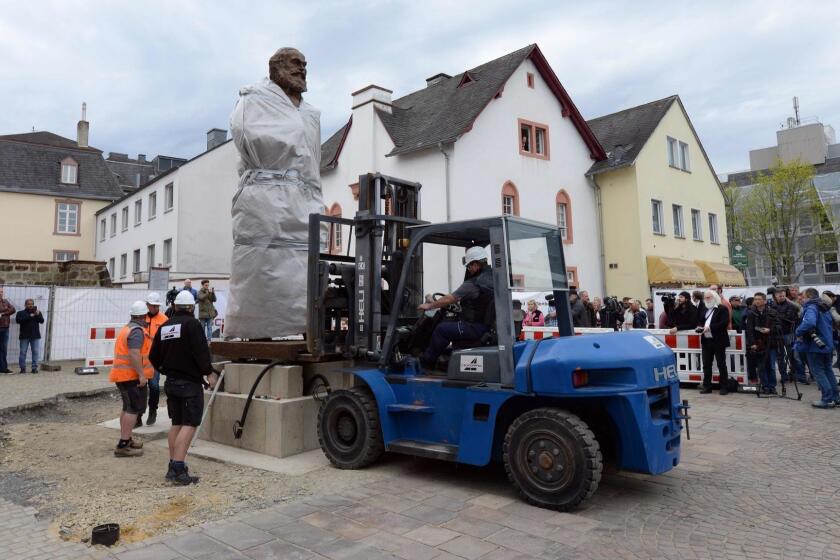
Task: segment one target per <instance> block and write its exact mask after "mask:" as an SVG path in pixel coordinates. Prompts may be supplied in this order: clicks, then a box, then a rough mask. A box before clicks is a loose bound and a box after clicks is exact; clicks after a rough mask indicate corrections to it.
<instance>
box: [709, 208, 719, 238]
mask: <svg viewBox="0 0 840 560" xmlns="http://www.w3.org/2000/svg"><path fill="white" fill-rule="evenodd" d="M709 241H710V242H712V243H713V244H715V245H720V239H719V238H718V221H717V214H712V213H711V212H709Z"/></svg>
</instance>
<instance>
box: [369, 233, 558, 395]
mask: <svg viewBox="0 0 840 560" xmlns="http://www.w3.org/2000/svg"><path fill="white" fill-rule="evenodd" d="M407 230H408V234H409V239H410V243H409V246H408V251H407V255H406V259H405V262H404V268H403V273H402V274H400V282H399V284H398V286H397V289H396V291H395V293H396V294H403V293H406V292H405V285H404V283H405V282H406V278H409V277H410V275H409V270H410V269H411V267H412V263H413V262H414V261H415V259H419V258H422V255H423V247H424V246H425V245H428V244H431V245H442V246H447V247H456V248H458V249H459V250H460V251H465V250H466V249H467V248H469V247H473V246H476V245H477V246H481V247H485V248H486V249H487V255H488V265H489V266H490V268H491V271H492V276H493V289H494V290H493V291H494V311H495V313H494V315H495V324H491V325H489V327H490V331H489V332H488V333H487V335H485V336H484V337H482V339H481V340H476V341H469V342H468V343H466V344H464V343H458V344H455V345H452V347H451V357H450V359H449V364H448V367H447V377H448V378H449V379H452V380H455V381H466V382H477V383H488V384H500V385H501V386H504V387H512V386H513V385H514V370H515V361H516V360H515V357H516V356H515V354H516V348H515V344H516V339H515V330H514V324H513V319H512V309H513V291H514V290H516V291H524V292H552V293H553V294H554V298H555V302H556V306H557V307H556V308H557V323H558V329H559V331H560V335H561V336H568V335H571V334H573V328H572V323H571V312H570V310H569V303H568V283H567V277H566V267H565V260H564V257H563V242H562V237H561V234H560V230H559V229H558V228H556V227H551V226H548V225H546V224H542V223H539V222H534V221H530V220H525V219H522V218H518V217H514V216H501V217H495V218H482V219H477V220H465V221H458V222H450V223H444V224H423V225H415V226H411V227H408V228H407ZM395 307H397V308H400V307H402V308H403V309H405V307H404V306H399V305H397V306H395ZM414 313H415V315H414V316H413V317H405V316H402V317H401V316H400V315H399V314H397V313H393V314H391V317H390V318H389V323H388V327H387V329H386V335H385V339H384V342H383V345H382V354H381V357H380V360H379V365H380V367H383V368H389V369H392V370H393V369H395V368H400V367H402V365H404V364H405V359H406V357H407V356H406V355H405V353H406V352H408V351H410V349H411V348H412V347H414V348H417V342H418V341H417V337H418V335H420V334H421V333H419V332H418V329H420V330H424V331H425V332H424V333H422V338H424V339H426V340H425V344H428V337H430V335H431V329H430V328H428V325H426V328H425V329H423V328H422V325H423V324H424V323H425V322H428V321H429V318H428V317H424V316H423V315H422V313H418V312H416V311H415V312H414ZM443 315H444V310H438V313H437V316H436V317H435V319H432V320H431V321H432V323H433V325H432V326H434V325H436V324H437V323H438V322H439V321H442V320H447V318H446V317H443ZM412 319H413V320H414V321H415V323H414V326H407V325H410V321H411V320H412ZM454 319H457V317H455V318H454ZM401 325H402V326H401Z"/></svg>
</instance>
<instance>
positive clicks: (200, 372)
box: [149, 291, 218, 485]
mask: <svg viewBox="0 0 840 560" xmlns="http://www.w3.org/2000/svg"><path fill="white" fill-rule="evenodd" d="M174 307H175V313H174V314H173V315H172V317H171V318H170V319H169V320H168V321H167V322H166V323H164V324H163V325H161V327H160V328H159V329H158V331H157V333H156V334H155V338H154V340H153V341H152V349H151V351H150V352H149V361H151V362H152V365H153V366H155V369H156V370H158V371H159V372H160V373H161V374H163V375H165V376H166V385H164V391H165V392H166V408H167V410H168V412H169V418H171V419H172V428H171V429H170V430H169V468H168V469H167V472H166V479H167V480H169V481H172V482H174V483H175V484H181V485H187V484H193V483H196V482H198V477H197V476H190V474H189V469H188V468H187V465H186V463H185V459H186V457H187V451H188V450H189V447H190V443H191V442H192V439H193V436H194V435H195V431H196V429H197V428H198V426H199V424H201V415H202V413H203V411H204V390H203V387H202V382H203V377H204V376H205V375H206V376H207V383H208V384H209V385H210V387H211V388H212V387H215V385H216V382H217V381H218V377H217V376H216V374H215V373H214V372H213V369H212V365H211V363H210V349H209V348H208V346H207V338H206V337H205V335H204V328H203V327H202V326H201V323H199V322H198V319H196V318H195V316H194V315H193V310H194V309H195V299H194V298H193V295H192V294H191V293H190V292H188V291H181V292H179V293H178V296H177V297H176V298H175V305H174Z"/></svg>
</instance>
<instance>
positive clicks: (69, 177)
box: [61, 163, 79, 185]
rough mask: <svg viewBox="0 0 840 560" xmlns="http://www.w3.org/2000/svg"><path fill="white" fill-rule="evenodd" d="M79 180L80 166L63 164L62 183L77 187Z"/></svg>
mask: <svg viewBox="0 0 840 560" xmlns="http://www.w3.org/2000/svg"><path fill="white" fill-rule="evenodd" d="M78 180H79V165H78V164H77V163H62V164H61V182H62V183H63V184H65V185H75V184H77V182H78Z"/></svg>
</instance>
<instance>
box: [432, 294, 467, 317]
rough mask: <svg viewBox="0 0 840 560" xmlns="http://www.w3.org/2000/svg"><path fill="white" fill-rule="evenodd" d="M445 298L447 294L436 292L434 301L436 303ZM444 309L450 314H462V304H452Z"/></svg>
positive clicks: (433, 297)
mask: <svg viewBox="0 0 840 560" xmlns="http://www.w3.org/2000/svg"><path fill="white" fill-rule="evenodd" d="M445 296H446V294H442V293H440V292H435V293H433V294H432V299H433V300H434V301H437V300H439V299H440V298H442V297H445ZM442 309H443V310H444V311H448V312H450V313H455V314H458V313H460V312H461V304H460V303H458V302H455V303H450V304H449V305H447V306H446V307H443V308H442Z"/></svg>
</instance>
